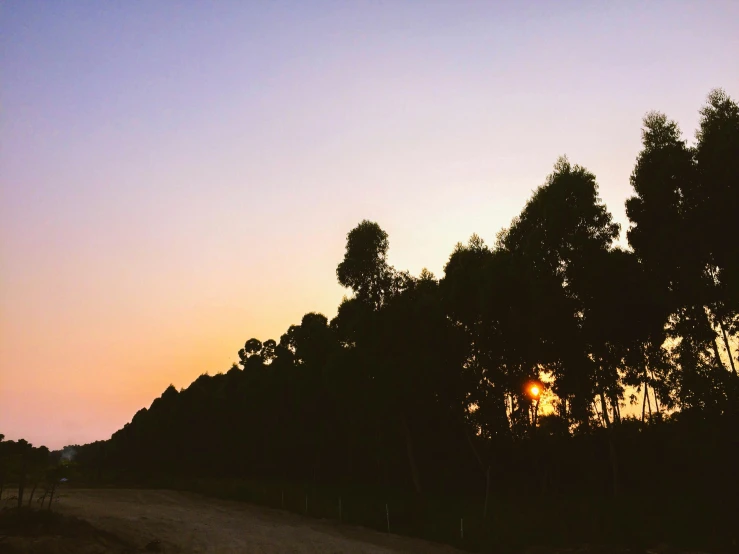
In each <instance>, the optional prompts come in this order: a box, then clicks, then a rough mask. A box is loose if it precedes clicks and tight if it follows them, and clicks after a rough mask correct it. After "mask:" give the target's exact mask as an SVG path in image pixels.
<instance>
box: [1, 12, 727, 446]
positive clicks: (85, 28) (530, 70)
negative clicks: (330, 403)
mask: <svg viewBox="0 0 739 554" xmlns="http://www.w3.org/2000/svg"><path fill="white" fill-rule="evenodd" d="M738 60H739V2H736V1H723V2H722V1H718V0H716V1H703V2H680V1H671V2H658V1H650V2H643V1H640V2H629V1H619V2H600V1H592V2H550V1H540V2H492V1H485V2H483V1H480V2H463V1H460V0H449V1H447V2H431V1H423V2H421V1H418V2H410V1H407V2H403V1H389V0H384V1H380V0H375V1H365V2H361V1H354V2H353V1H337V2H309V1H295V2H279V1H268V0H264V1H260V2H246V1H233V2H227V1H218V2H195V1H192V2H184V1H183V2H146V1H126V2H121V1H119V2H112V1H101V0H95V1H89V2H78V1H72V0H66V1H64V2H57V1H48V2H36V1H31V0H23V1H21V0H16V1H11V0H9V1H6V2H3V3H2V4H1V5H0V101H1V103H2V104H1V110H2V111H1V114H0V115H1V117H2V120H1V125H2V127H1V128H0V187H1V190H0V193H1V198H0V271H1V272H2V273H1V279H2V280H1V281H0V433H4V434H6V435H7V436H8V437H9V438H19V437H21V436H23V437H25V438H27V439H29V440H30V441H32V442H34V443H36V444H41V443H44V444H47V445H48V446H50V447H60V446H62V445H63V444H67V443H73V442H87V441H90V440H95V439H101V438H107V437H108V436H110V434H111V432H113V431H114V430H115V429H117V428H119V427H121V426H122V425H123V424H124V423H125V422H127V421H129V420H130V418H131V416H132V415H133V413H134V412H135V411H136V410H138V409H139V408H141V407H143V406H148V405H149V404H150V402H151V400H152V399H153V398H154V397H155V396H157V395H158V394H160V393H161V391H162V390H164V388H165V387H166V386H167V385H169V384H170V383H174V384H175V385H176V386H177V387H182V386H186V385H187V384H189V383H190V381H191V380H192V379H193V378H195V377H196V376H197V375H199V374H200V373H203V372H206V371H208V372H211V373H214V372H217V371H222V370H226V369H228V367H229V366H230V364H231V362H233V361H234V360H235V359H236V352H237V350H238V349H239V347H240V346H241V345H242V344H243V342H244V341H245V340H246V339H248V338H250V337H252V336H255V337H257V338H260V339H262V340H264V339H267V338H275V339H279V335H280V334H281V333H282V332H283V331H284V330H286V329H287V327H288V326H289V325H290V324H291V323H296V322H298V321H299V320H300V317H301V316H302V314H303V313H305V312H307V311H312V310H315V311H321V312H324V313H325V314H326V315H327V316H329V317H331V316H333V315H334V314H335V309H336V306H337V305H338V302H339V301H340V299H341V296H342V294H344V291H343V290H342V289H341V288H340V287H339V286H338V284H336V277H335V268H336V265H337V264H338V262H339V261H340V260H341V258H342V256H343V250H344V241H345V235H346V233H347V232H348V231H349V230H350V229H351V228H352V227H353V226H354V225H355V224H356V223H358V222H359V221H360V220H361V219H363V218H370V219H374V220H376V221H378V222H379V223H380V225H381V226H382V227H383V228H384V229H385V230H386V231H388V233H389V234H390V242H391V252H390V260H391V262H392V263H393V264H395V265H396V266H397V267H399V268H403V269H409V270H410V271H411V272H413V273H418V272H419V271H420V270H421V269H422V268H423V267H424V266H426V267H428V268H429V269H431V270H432V271H434V272H435V273H436V274H437V275H439V276H440V275H441V274H442V268H443V265H444V263H445V262H446V260H447V258H448V256H449V254H450V253H451V251H452V248H453V246H454V244H455V243H456V242H457V241H460V240H461V241H464V240H466V239H467V238H468V237H469V236H470V234H472V233H473V232H477V233H478V234H480V235H481V236H482V237H483V238H485V239H486V240H487V241H488V243H492V242H493V241H494V237H495V233H496V232H497V231H498V230H499V229H501V228H502V227H504V226H506V225H508V223H509V222H510V220H511V219H512V218H513V217H514V216H515V215H516V214H517V213H519V211H520V210H521V208H522V207H523V205H524V203H525V201H526V199H527V198H528V196H529V195H530V193H531V191H532V189H534V188H535V187H536V186H538V185H539V184H541V183H542V182H543V180H544V178H545V177H546V175H547V174H548V173H549V172H550V170H551V167H552V165H553V164H554V162H555V160H556V159H557V157H558V156H559V155H561V154H567V155H568V156H569V157H570V159H571V160H572V161H573V162H576V163H580V164H582V165H585V166H586V167H588V168H589V169H590V170H591V171H593V172H594V173H595V174H596V176H597V177H598V181H599V183H600V186H601V194H602V197H603V198H604V200H605V201H606V203H607V204H608V206H609V208H610V210H611V211H612V212H613V214H614V216H615V217H616V218H617V220H619V221H620V222H622V223H623V222H624V208H623V203H624V200H625V199H626V197H627V196H628V195H629V194H630V186H629V174H630V172H631V170H632V167H633V164H634V160H635V157H636V154H637V152H638V150H639V146H640V122H641V118H642V116H643V115H644V113H645V112H647V111H648V110H651V109H659V110H661V111H664V112H666V113H667V114H668V115H669V116H670V117H672V118H674V119H677V120H678V121H679V122H680V123H681V125H682V127H683V129H684V131H685V133H686V135H687V136H688V137H690V138H692V137H693V133H694V130H695V127H696V124H697V121H698V109H699V108H700V106H701V105H702V103H703V101H704V99H705V97H706V95H707V94H708V92H709V90H710V89H711V88H713V87H718V86H720V87H724V88H725V89H726V90H727V92H728V93H729V94H730V95H732V96H733V97H735V98H736V97H738V96H739V70H738V69H737V68H738V67H739V61H738Z"/></svg>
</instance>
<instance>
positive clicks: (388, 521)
mask: <svg viewBox="0 0 739 554" xmlns="http://www.w3.org/2000/svg"><path fill="white" fill-rule="evenodd" d="M385 517H386V518H387V532H388V533H389V532H390V508H388V506H387V504H385Z"/></svg>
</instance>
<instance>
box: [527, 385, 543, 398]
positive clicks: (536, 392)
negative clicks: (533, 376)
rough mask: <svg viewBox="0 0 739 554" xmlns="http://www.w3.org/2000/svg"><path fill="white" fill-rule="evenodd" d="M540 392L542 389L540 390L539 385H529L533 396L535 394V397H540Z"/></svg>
mask: <svg viewBox="0 0 739 554" xmlns="http://www.w3.org/2000/svg"><path fill="white" fill-rule="evenodd" d="M540 392H541V391H540V390H539V387H538V386H537V385H531V387H529V393H531V396H533V397H534V398H538V397H539V393H540Z"/></svg>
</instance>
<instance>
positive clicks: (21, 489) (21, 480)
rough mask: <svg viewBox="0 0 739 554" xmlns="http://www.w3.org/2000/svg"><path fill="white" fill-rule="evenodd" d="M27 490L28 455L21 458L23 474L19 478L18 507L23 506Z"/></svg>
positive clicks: (24, 454)
mask: <svg viewBox="0 0 739 554" xmlns="http://www.w3.org/2000/svg"><path fill="white" fill-rule="evenodd" d="M25 488H26V453H25V452H24V453H23V454H22V458H21V473H20V477H19V478H18V507H19V508H20V507H21V506H23V492H24V490H25Z"/></svg>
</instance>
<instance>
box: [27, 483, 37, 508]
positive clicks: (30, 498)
mask: <svg viewBox="0 0 739 554" xmlns="http://www.w3.org/2000/svg"><path fill="white" fill-rule="evenodd" d="M37 486H38V483H34V484H33V488H32V489H31V496H30V497H29V499H28V507H29V508H30V507H31V502H33V495H34V493H35V492H36V487H37Z"/></svg>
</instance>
